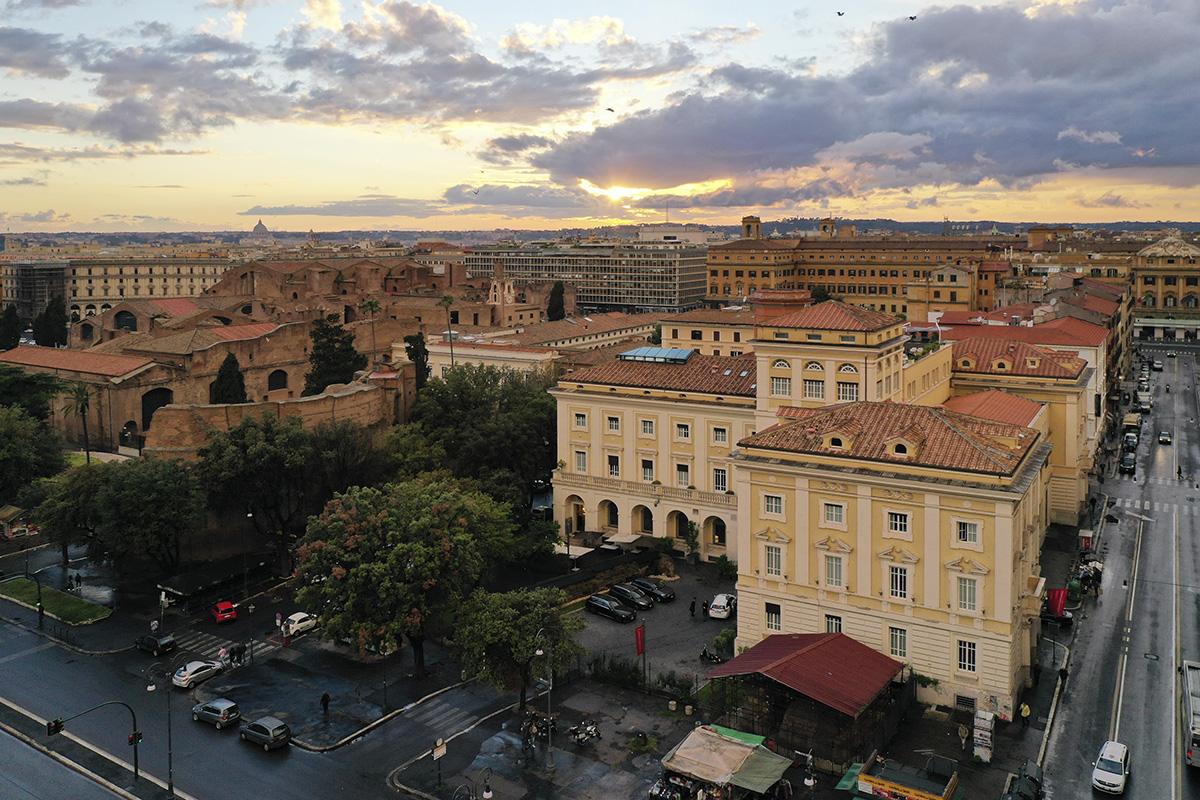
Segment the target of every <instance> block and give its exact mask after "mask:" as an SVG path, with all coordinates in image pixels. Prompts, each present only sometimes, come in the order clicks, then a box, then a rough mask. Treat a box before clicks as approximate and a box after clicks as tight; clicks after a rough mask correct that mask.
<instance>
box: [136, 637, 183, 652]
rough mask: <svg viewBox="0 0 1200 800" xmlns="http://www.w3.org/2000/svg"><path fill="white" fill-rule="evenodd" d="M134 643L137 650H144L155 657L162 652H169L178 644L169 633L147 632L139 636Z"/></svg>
mask: <svg viewBox="0 0 1200 800" xmlns="http://www.w3.org/2000/svg"><path fill="white" fill-rule="evenodd" d="M134 644H136V645H137V646H138V649H139V650H145V651H146V652H147V653H150V654H151V655H153V656H154V657H155V658H157V657H158V656H161V655H162V654H163V653H169V652H171V651H172V650H174V649H175V648H176V647H178V646H179V644H178V642H176V641H175V637H174V636H172V635H171V634H169V633H147V634H146V635H145V636H139V637H138V638H137V639H136V640H135V641H134Z"/></svg>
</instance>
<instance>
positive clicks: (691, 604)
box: [688, 597, 696, 617]
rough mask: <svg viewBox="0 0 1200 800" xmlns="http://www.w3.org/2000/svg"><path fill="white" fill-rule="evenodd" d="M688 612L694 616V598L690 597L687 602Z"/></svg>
mask: <svg viewBox="0 0 1200 800" xmlns="http://www.w3.org/2000/svg"><path fill="white" fill-rule="evenodd" d="M688 613H689V614H691V615H692V616H693V617H694V616H696V598H695V597H693V598H692V602H691V603H689V604H688Z"/></svg>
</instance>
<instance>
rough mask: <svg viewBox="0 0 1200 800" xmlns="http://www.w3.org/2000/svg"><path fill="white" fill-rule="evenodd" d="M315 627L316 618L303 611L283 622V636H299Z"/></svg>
mask: <svg viewBox="0 0 1200 800" xmlns="http://www.w3.org/2000/svg"><path fill="white" fill-rule="evenodd" d="M315 627H317V618H316V617H314V616H313V615H312V614H309V613H306V612H304V611H297V612H296V613H295V614H292V615H291V616H289V617H288V618H287V619H285V620H284V621H283V632H284V634H285V635H290V636H299V635H300V634H302V633H305V632H307V631H311V630H312V629H313V628H315Z"/></svg>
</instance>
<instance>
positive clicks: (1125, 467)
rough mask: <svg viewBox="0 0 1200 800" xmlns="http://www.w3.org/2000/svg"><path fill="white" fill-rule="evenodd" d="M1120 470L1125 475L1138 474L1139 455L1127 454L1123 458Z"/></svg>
mask: <svg viewBox="0 0 1200 800" xmlns="http://www.w3.org/2000/svg"><path fill="white" fill-rule="evenodd" d="M1118 469H1119V470H1120V471H1121V473H1122V474H1125V475H1132V474H1133V473H1135V472H1137V454H1136V453H1126V454H1125V455H1123V456H1121V466H1120V467H1118Z"/></svg>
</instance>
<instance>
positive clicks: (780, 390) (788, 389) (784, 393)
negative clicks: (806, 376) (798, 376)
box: [771, 378, 792, 397]
mask: <svg viewBox="0 0 1200 800" xmlns="http://www.w3.org/2000/svg"><path fill="white" fill-rule="evenodd" d="M771 396H772V397H791V396H792V379H791V378H771Z"/></svg>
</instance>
